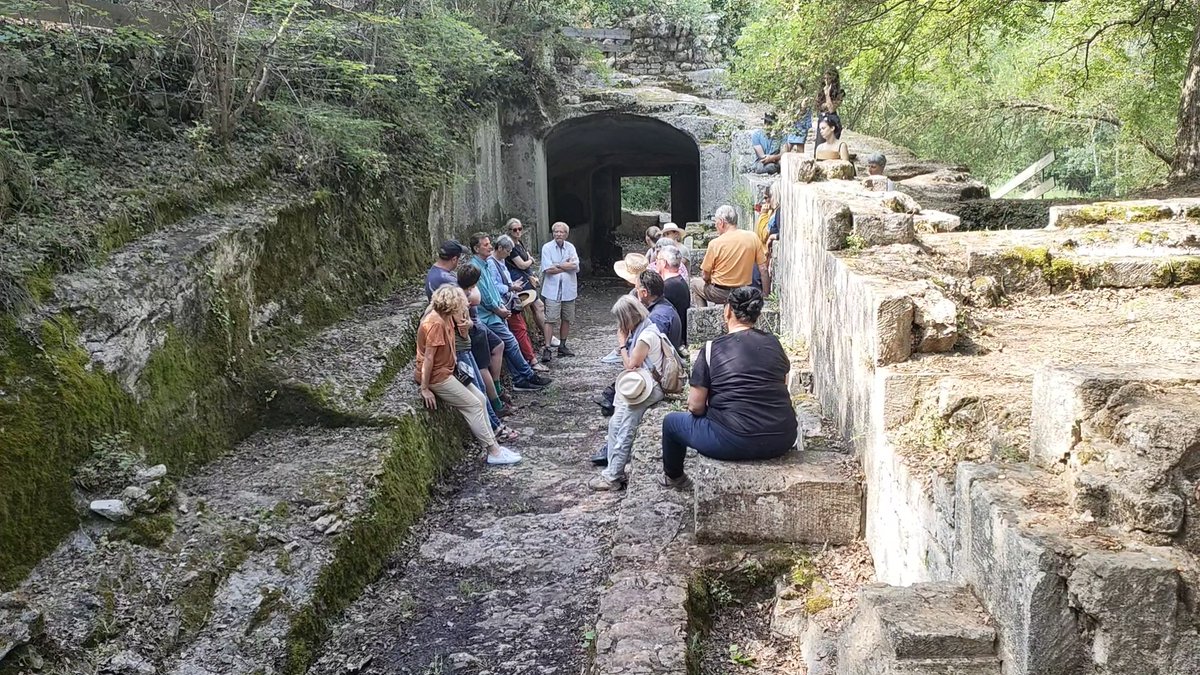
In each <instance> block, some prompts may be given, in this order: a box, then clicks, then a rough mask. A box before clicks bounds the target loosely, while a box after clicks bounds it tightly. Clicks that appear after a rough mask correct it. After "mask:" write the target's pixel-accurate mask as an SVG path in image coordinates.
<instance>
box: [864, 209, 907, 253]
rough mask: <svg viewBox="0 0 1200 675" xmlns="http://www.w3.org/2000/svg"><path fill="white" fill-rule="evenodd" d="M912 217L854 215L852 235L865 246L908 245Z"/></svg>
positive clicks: (877, 214)
mask: <svg viewBox="0 0 1200 675" xmlns="http://www.w3.org/2000/svg"><path fill="white" fill-rule="evenodd" d="M913 232H914V230H913V217H912V216H911V215H910V214H907V213H856V214H854V233H855V234H857V235H858V236H860V237H862V239H863V241H864V242H865V243H866V245H867V246H887V245H888V244H909V243H912V240H913Z"/></svg>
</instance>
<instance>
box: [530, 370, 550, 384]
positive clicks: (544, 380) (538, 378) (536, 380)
mask: <svg viewBox="0 0 1200 675" xmlns="http://www.w3.org/2000/svg"><path fill="white" fill-rule="evenodd" d="M553 381H554V380H552V379H550V378H548V377H546V376H545V375H539V374H538V373H534V374H533V379H531V380H530V382H532V383H533V384H535V385H537V386H539V387H549V386H550V383H551V382H553Z"/></svg>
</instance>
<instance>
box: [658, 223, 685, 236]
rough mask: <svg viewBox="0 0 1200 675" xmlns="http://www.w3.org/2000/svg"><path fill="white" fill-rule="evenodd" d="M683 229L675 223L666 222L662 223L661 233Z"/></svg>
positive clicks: (681, 230)
mask: <svg viewBox="0 0 1200 675" xmlns="http://www.w3.org/2000/svg"><path fill="white" fill-rule="evenodd" d="M683 231H684V229H683V228H682V227H680V226H678V225H676V224H675V223H667V224H666V225H663V228H662V233H663V234H666V233H668V232H683Z"/></svg>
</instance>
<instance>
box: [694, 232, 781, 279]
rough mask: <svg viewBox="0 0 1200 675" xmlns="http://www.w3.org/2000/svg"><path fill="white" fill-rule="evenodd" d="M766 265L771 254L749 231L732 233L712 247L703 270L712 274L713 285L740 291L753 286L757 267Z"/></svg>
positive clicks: (705, 258)
mask: <svg viewBox="0 0 1200 675" xmlns="http://www.w3.org/2000/svg"><path fill="white" fill-rule="evenodd" d="M766 261H767V254H766V251H764V250H763V245H762V242H760V241H759V240H758V235H756V234H754V233H753V232H750V231H749V230H729V231H728V232H726V233H725V234H723V235H721V236H719V237H717V238H716V239H714V240H712V241H711V242H710V243H709V244H708V252H707V253H705V254H704V262H703V263H701V264H700V269H701V270H703V271H705V272H708V273H709V275H710V278H709V282H710V283H713V284H716V285H717V286H725V287H727V288H737V287H739V286H749V285H750V280H751V278H752V277H753V275H754V266H755V265H763V264H766Z"/></svg>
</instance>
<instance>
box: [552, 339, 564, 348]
mask: <svg viewBox="0 0 1200 675" xmlns="http://www.w3.org/2000/svg"><path fill="white" fill-rule="evenodd" d="M561 344H562V340H559V339H558V338H556V337H552V338H550V346H551V347H557V346H559V345H561Z"/></svg>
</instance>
